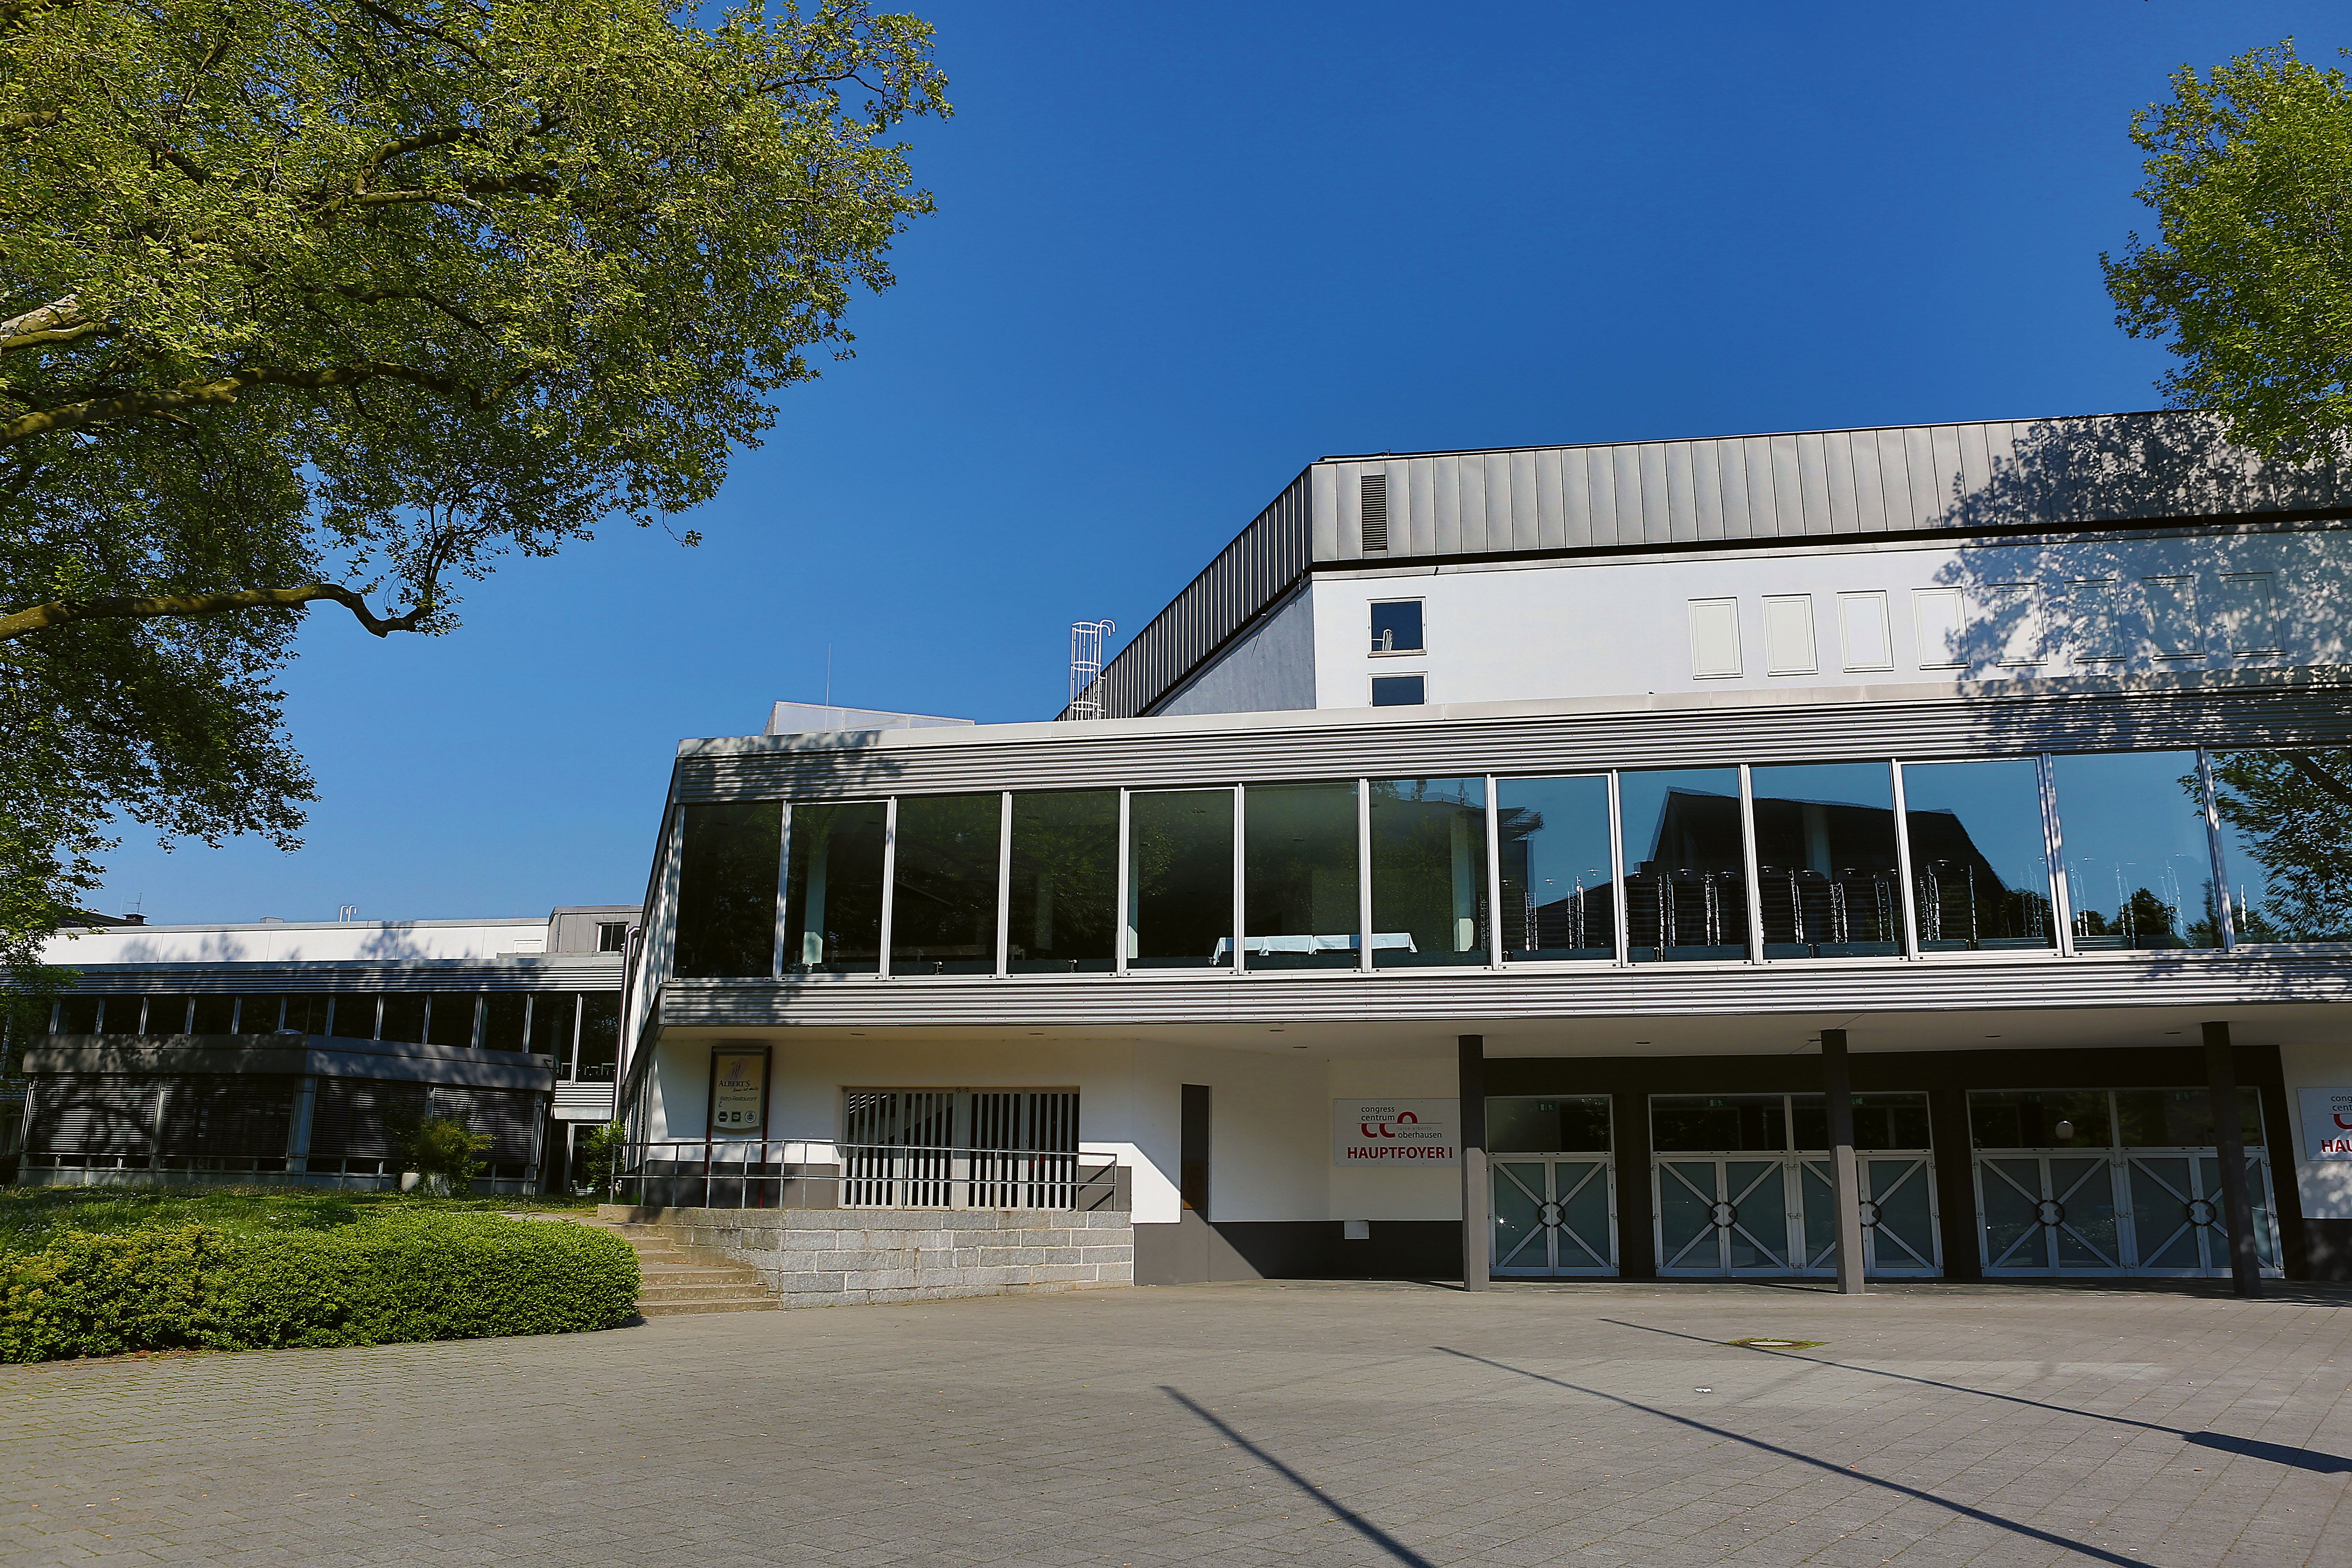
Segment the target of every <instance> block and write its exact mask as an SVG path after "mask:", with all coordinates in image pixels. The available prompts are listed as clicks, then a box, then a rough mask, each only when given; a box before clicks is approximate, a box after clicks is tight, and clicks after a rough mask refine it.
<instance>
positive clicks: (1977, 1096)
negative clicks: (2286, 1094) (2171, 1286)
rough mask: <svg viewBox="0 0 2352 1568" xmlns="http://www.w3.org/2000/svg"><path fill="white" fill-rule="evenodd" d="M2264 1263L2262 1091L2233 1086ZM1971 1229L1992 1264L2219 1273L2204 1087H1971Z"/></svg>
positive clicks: (2269, 1207) (2223, 1227)
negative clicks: (1974, 1222)
mask: <svg viewBox="0 0 2352 1568" xmlns="http://www.w3.org/2000/svg"><path fill="white" fill-rule="evenodd" d="M2238 1110H2239V1128H2240V1135H2241V1136H2242V1138H2243V1139H2244V1141H2245V1150H2246V1186H2247V1192H2248V1195H2249V1196H2250V1198H2251V1199H2252V1207H2253V1221H2254V1250H2255V1253H2256V1256H2257V1257H2258V1258H2259V1259H2260V1261H2261V1265H2262V1271H2263V1273H2264V1274H2266V1275H2270V1276H2272V1277H2273V1278H2275V1277H2277V1276H2278V1275H2279V1274H2280V1273H2281V1269H2280V1267H2279V1237H2278V1221H2277V1216H2276V1215H2275V1213H2274V1212H2273V1210H2274V1205H2273V1195H2272V1182H2271V1169H2270V1150H2269V1145H2268V1143H2267V1142H2264V1140H2263V1116H2262V1103H2261V1100H2260V1098H2259V1097H2258V1096H2257V1095H2256V1093H2255V1092H2254V1090H2252V1089H2242V1090H2240V1091H2239V1108H2238ZM1969 1136H1970V1139H1971V1141H1972V1142H1974V1143H1975V1145H1976V1148H1975V1165H1976V1170H1975V1176H1976V1190H1977V1221H1978V1224H1977V1234H1978V1239H1979V1246H1980V1247H1981V1248H1982V1257H1983V1261H1984V1271H1985V1273H1986V1274H1987V1275H1990V1276H1994V1277H2004V1278H2005V1277H2032V1276H2037V1275H2038V1276H2056V1277H2069V1278H2096V1277H2099V1276H2103V1275H2104V1276H2122V1275H2137V1276H2142V1277H2147V1276H2158V1277H2161V1276H2173V1277H2186V1278H2200V1277H2207V1278H2210V1277H2221V1276H2226V1275H2228V1273H2229V1272H2230V1243H2229V1219H2228V1216H2227V1215H2225V1214H2223V1212H2222V1205H2221V1154H2220V1152H2219V1150H2218V1149H2217V1148H2216V1147H2215V1142H2216V1134H2215V1129H2214V1125H2213V1113H2212V1105H2211V1099H2210V1096H2209V1095H2208V1094H2207V1092H2206V1091H2205V1090H2204V1089H2034V1090H2023V1089H1976V1090H1971V1091H1970V1092H1969Z"/></svg>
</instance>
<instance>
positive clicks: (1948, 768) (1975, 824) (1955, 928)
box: [1903, 758, 2057, 952]
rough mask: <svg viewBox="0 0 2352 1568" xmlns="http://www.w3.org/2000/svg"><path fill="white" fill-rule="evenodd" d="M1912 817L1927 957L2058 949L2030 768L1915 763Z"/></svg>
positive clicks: (1906, 799) (1909, 825)
mask: <svg viewBox="0 0 2352 1568" xmlns="http://www.w3.org/2000/svg"><path fill="white" fill-rule="evenodd" d="M1903 814H1904V815H1903V826H1904V830H1905V831H1906V833H1908V834H1909V835H1910V837H1911V875H1912V878H1913V879H1914V881H1915V882H1916V889H1917V895H1918V909H1919V946H1920V949H1921V951H1923V952H1980V951H1991V950H1996V949H2003V948H2049V947H2054V946H2056V945H2057V930H2056V927H2055V925H2054V924H2053V921H2052V920H2051V918H2050V858H2049V855H2048V853H2047V852H2046V847H2045V845H2044V842H2043V839H2042V786H2041V783H2040V780H2039V778H2038V777H2037V775H2036V773H2035V771H2034V765H2033V763H2032V762H2031V761H2029V760H2027V759H2025V758H2017V759H2014V760H2004V761H2000V762H1979V763H1905V764H1904V765H1903Z"/></svg>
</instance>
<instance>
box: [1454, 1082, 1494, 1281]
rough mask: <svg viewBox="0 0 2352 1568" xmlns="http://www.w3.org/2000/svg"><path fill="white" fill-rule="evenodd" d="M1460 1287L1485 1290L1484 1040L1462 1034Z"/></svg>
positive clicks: (1486, 1242)
mask: <svg viewBox="0 0 2352 1568" xmlns="http://www.w3.org/2000/svg"><path fill="white" fill-rule="evenodd" d="M1458 1044H1459V1045H1460V1046H1461V1048H1462V1058H1461V1059H1462V1068H1461V1083H1462V1288H1463V1289H1465V1290H1484V1289H1486V1251H1487V1247H1488V1241H1487V1237H1486V1232H1487V1229H1488V1225H1487V1217H1486V1197H1487V1194H1486V1036H1484V1035H1463V1036H1461V1037H1459V1039H1458Z"/></svg>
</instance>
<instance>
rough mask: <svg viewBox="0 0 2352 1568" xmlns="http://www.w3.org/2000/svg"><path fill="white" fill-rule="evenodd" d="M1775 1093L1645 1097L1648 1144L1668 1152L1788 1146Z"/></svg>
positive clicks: (1783, 1109) (1784, 1109) (1782, 1103)
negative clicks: (1648, 1122)
mask: <svg viewBox="0 0 2352 1568" xmlns="http://www.w3.org/2000/svg"><path fill="white" fill-rule="evenodd" d="M1788 1128H1789V1123H1788V1106H1787V1102H1786V1100H1785V1098H1784V1097H1783V1096H1780V1095H1777V1094H1714V1095H1707V1094H1660V1095H1653V1096H1652V1097H1651V1099H1650V1146H1651V1147H1652V1148H1654V1149H1657V1150H1659V1151H1661V1152H1668V1153H1711V1154H1727V1153H1748V1152H1754V1151H1761V1150H1767V1149H1786V1148H1787V1147H1788V1146H1789V1131H1788Z"/></svg>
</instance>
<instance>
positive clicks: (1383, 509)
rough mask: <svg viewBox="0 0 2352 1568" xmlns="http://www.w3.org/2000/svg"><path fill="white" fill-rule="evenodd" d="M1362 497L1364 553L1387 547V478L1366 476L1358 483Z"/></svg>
mask: <svg viewBox="0 0 2352 1568" xmlns="http://www.w3.org/2000/svg"><path fill="white" fill-rule="evenodd" d="M1360 485H1361V487H1362V495H1363V503H1364V507H1363V518H1364V553H1365V554H1367V555H1369V554H1370V553H1372V552H1374V551H1383V552H1384V551H1386V550H1387V549H1388V547H1389V477H1388V476H1387V475H1386V474H1366V475H1364V476H1363V477H1362V479H1361V480H1360Z"/></svg>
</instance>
